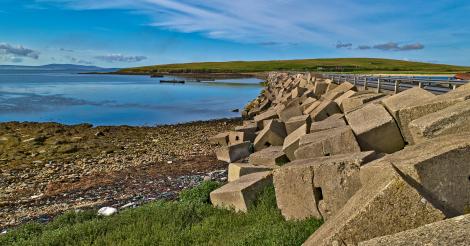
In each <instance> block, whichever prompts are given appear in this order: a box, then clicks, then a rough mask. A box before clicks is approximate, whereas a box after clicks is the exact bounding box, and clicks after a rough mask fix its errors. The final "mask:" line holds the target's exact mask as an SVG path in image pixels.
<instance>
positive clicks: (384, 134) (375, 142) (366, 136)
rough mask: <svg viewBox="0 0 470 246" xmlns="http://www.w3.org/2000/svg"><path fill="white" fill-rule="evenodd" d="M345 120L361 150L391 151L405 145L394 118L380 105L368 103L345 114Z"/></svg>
mask: <svg viewBox="0 0 470 246" xmlns="http://www.w3.org/2000/svg"><path fill="white" fill-rule="evenodd" d="M346 120H347V121H348V123H349V125H350V126H351V128H352V130H353V131H354V134H355V135H356V137H357V140H358V142H359V145H360V146H361V149H362V150H375V151H377V152H381V153H393V152H395V151H398V150H401V149H403V147H404V146H405V143H404V141H403V138H402V136H401V134H400V130H399V129H398V126H397V124H396V123H395V120H394V119H393V117H392V116H391V115H390V114H389V113H388V112H387V110H386V109H385V108H384V107H383V106H382V105H379V104H368V105H366V106H364V107H362V108H360V109H358V110H355V111H352V112H350V113H348V114H346Z"/></svg>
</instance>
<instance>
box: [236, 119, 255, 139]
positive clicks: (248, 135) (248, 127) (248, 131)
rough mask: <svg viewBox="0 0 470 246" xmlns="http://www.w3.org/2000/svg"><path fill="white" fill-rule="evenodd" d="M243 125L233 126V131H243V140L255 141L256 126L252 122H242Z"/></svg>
mask: <svg viewBox="0 0 470 246" xmlns="http://www.w3.org/2000/svg"><path fill="white" fill-rule="evenodd" d="M243 124H244V125H243V126H237V127H235V131H237V132H243V133H244V134H243V141H250V142H253V141H255V138H256V131H257V126H256V123H254V122H249V123H243Z"/></svg>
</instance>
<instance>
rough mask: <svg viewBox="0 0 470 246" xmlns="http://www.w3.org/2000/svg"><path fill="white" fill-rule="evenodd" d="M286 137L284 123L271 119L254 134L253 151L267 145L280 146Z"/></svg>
mask: <svg viewBox="0 0 470 246" xmlns="http://www.w3.org/2000/svg"><path fill="white" fill-rule="evenodd" d="M285 137H286V129H285V126H284V123H282V122H279V121H277V120H271V121H269V122H268V123H267V124H266V127H265V128H264V129H263V130H262V131H261V132H260V133H259V134H258V136H256V138H255V141H254V148H255V151H259V150H262V149H264V148H267V147H269V146H282V144H283V143H284V138H285Z"/></svg>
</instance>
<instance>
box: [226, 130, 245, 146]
mask: <svg viewBox="0 0 470 246" xmlns="http://www.w3.org/2000/svg"><path fill="white" fill-rule="evenodd" d="M228 142H229V145H233V144H239V143H243V142H250V140H248V139H246V138H245V133H243V132H238V131H230V132H229V134H228Z"/></svg>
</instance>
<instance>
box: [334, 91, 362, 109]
mask: <svg viewBox="0 0 470 246" xmlns="http://www.w3.org/2000/svg"><path fill="white" fill-rule="evenodd" d="M356 94H357V92H356V91H353V90H349V91H346V92H344V93H343V94H342V95H341V96H339V97H338V98H336V99H335V100H334V102H335V103H336V104H338V106H339V108H340V109H341V104H343V101H344V100H345V99H348V98H351V97H353V96H354V95H356Z"/></svg>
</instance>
